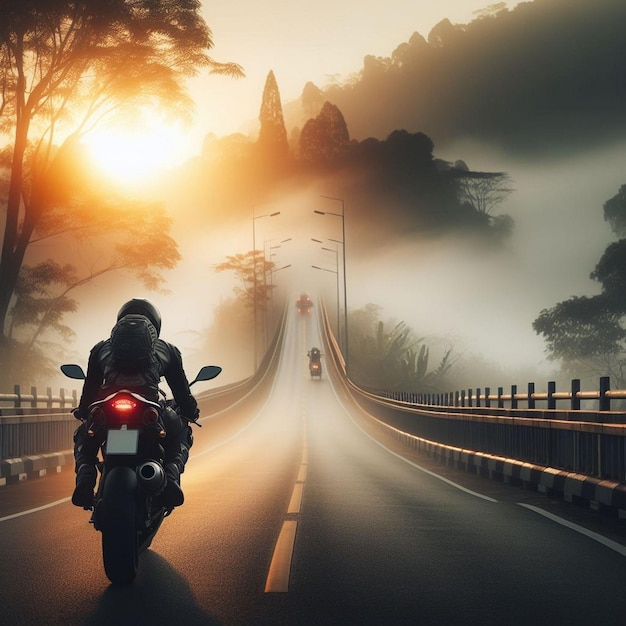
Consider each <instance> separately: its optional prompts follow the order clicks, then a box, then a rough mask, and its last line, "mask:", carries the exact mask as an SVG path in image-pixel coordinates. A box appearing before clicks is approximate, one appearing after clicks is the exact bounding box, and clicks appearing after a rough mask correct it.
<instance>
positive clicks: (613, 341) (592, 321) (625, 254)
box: [533, 185, 626, 387]
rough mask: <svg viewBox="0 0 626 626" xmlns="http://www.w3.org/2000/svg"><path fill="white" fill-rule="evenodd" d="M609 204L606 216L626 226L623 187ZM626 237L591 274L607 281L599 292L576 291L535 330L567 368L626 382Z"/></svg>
mask: <svg viewBox="0 0 626 626" xmlns="http://www.w3.org/2000/svg"><path fill="white" fill-rule="evenodd" d="M625 187H626V186H624V185H622V187H621V189H620V192H619V193H618V194H617V196H615V197H614V198H612V199H611V200H609V201H608V202H606V203H605V205H604V215H605V219H606V220H607V221H608V222H609V223H610V224H611V226H612V228H613V230H614V231H615V232H618V233H620V232H622V231H623V226H624V224H623V222H622V219H621V217H620V215H621V210H622V209H623V208H624V207H623V206H622V204H621V203H622V196H623V191H624V189H625ZM625 268H626V239H620V240H619V241H616V242H613V243H611V244H609V245H608V246H607V248H606V250H605V251H604V253H603V255H602V257H601V258H600V261H599V262H598V264H597V265H596V267H595V269H594V271H593V272H592V273H591V275H590V278H592V279H594V280H597V281H599V282H600V283H601V284H602V292H601V293H600V294H598V295H596V296H593V297H586V296H581V297H579V296H576V297H572V298H570V299H569V300H565V301H563V302H559V303H558V304H556V305H555V306H554V307H552V308H550V309H544V310H542V311H541V312H540V314H539V316H538V317H537V319H536V320H535V321H534V322H533V329H534V331H535V332H536V333H537V334H538V335H543V337H544V339H545V341H546V352H547V354H548V357H549V358H551V359H554V360H556V359H560V360H561V361H562V362H563V365H564V367H565V368H566V369H567V370H574V369H578V370H580V369H587V370H590V371H591V372H593V373H596V374H605V375H609V376H611V378H612V379H613V380H614V381H615V383H616V384H617V385H618V386H620V387H621V386H623V385H624V384H626V378H625V373H626V330H625V329H624V321H625V318H626V296H624V294H625V293H626V270H625Z"/></svg>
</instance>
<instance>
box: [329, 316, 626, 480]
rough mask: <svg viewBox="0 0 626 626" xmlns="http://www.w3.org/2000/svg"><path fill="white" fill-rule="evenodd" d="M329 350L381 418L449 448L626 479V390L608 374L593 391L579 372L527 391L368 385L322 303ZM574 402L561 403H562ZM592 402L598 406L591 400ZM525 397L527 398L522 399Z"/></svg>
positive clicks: (351, 385)
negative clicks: (358, 376) (353, 372)
mask: <svg viewBox="0 0 626 626" xmlns="http://www.w3.org/2000/svg"><path fill="white" fill-rule="evenodd" d="M322 320H323V327H324V331H325V336H326V338H327V341H328V351H329V357H330V358H333V360H334V361H335V364H336V366H337V371H338V372H339V374H340V375H341V377H342V378H343V380H344V382H345V384H346V386H347V387H348V389H350V391H351V395H352V396H353V398H354V399H355V400H356V401H357V402H358V403H359V404H360V405H361V406H362V407H363V408H364V409H366V411H367V412H368V413H369V414H371V415H373V416H375V417H376V418H377V419H378V420H380V421H381V422H383V423H385V424H387V425H389V426H391V427H392V428H394V429H397V430H398V431H401V432H403V433H407V434H409V435H412V436H414V437H417V438H420V439H422V440H424V441H428V442H435V443H437V444H441V445H443V446H446V447H447V448H448V449H455V450H464V451H473V452H477V453H481V454H483V455H490V456H492V457H493V458H494V459H496V458H497V459H498V460H499V462H501V463H507V462H511V463H517V464H519V463H527V464H532V465H533V466H537V467H544V468H551V469H553V470H562V471H565V472H572V473H578V474H581V475H586V476H590V477H594V478H600V479H602V480H612V481H617V482H622V481H626V412H625V411H613V410H611V402H612V401H613V400H617V399H625V398H626V391H624V390H611V389H610V381H609V379H608V377H602V378H601V379H600V382H599V386H598V388H597V389H594V390H589V391H585V390H582V389H581V388H580V381H579V380H574V381H572V383H571V386H570V389H569V390H568V391H567V392H565V391H557V389H556V384H555V383H554V382H550V383H548V386H547V391H545V392H536V390H535V384H534V383H528V385H527V388H526V390H525V391H524V392H519V391H518V388H517V386H516V385H512V386H511V389H510V393H505V392H504V389H503V388H498V390H497V393H495V394H492V393H491V391H490V389H489V388H488V387H487V388H484V389H479V388H475V389H468V390H461V391H455V392H450V393H443V394H412V393H405V392H399V391H393V392H388V391H381V390H374V389H363V388H362V387H360V386H359V385H357V384H355V383H354V381H352V380H351V379H350V377H349V376H348V373H347V368H346V364H345V361H344V357H343V355H342V354H341V350H340V348H339V346H338V344H337V341H336V340H335V338H334V337H333V335H332V331H331V328H330V324H329V321H328V316H327V314H326V311H325V310H324V309H323V308H322ZM563 401H567V402H568V403H569V404H568V405H567V406H566V407H564V406H563V405H561V408H558V406H557V404H558V403H561V402H563ZM590 404H592V405H593V406H591V408H589V405H590ZM522 405H523V406H522Z"/></svg>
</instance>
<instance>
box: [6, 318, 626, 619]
mask: <svg viewBox="0 0 626 626" xmlns="http://www.w3.org/2000/svg"><path fill="white" fill-rule="evenodd" d="M313 345H317V346H318V347H322V342H321V339H320V335H319V329H318V326H317V321H316V319H315V317H314V316H305V317H302V316H300V315H298V314H296V313H295V312H294V313H293V315H292V316H290V318H289V320H288V327H287V331H286V337H285V344H284V349H283V352H282V355H281V361H280V365H279V367H278V374H277V376H276V378H275V379H274V380H273V381H271V382H270V383H269V384H268V385H267V388H266V389H265V390H264V391H263V392H261V393H259V394H256V395H255V396H254V397H250V398H248V399H246V400H245V401H243V402H241V403H240V404H238V405H237V406H235V407H233V408H232V409H231V410H229V411H227V412H224V413H221V414H218V415H215V416H213V417H211V418H208V417H207V418H206V419H204V420H203V425H204V427H203V428H202V429H197V430H196V431H195V435H196V439H195V444H194V447H193V449H192V457H191V459H190V461H189V464H188V466H187V471H186V472H185V474H184V475H183V488H184V491H185V495H186V501H185V504H184V506H182V507H180V508H179V509H176V510H175V511H174V513H173V515H172V516H171V517H170V518H168V519H167V520H166V521H165V523H164V524H163V526H162V528H161V530H160V531H159V534H158V535H157V537H156V538H155V540H154V542H153V544H152V547H151V549H150V550H148V551H147V552H146V553H144V554H143V555H142V556H141V558H140V567H139V572H138V575H137V578H136V580H135V582H134V583H133V584H131V585H130V586H128V587H116V586H113V585H110V584H109V582H108V580H107V578H106V576H105V574H104V571H103V568H102V563H101V554H100V535H99V534H98V533H97V532H96V531H94V530H93V528H92V527H91V526H90V525H89V524H88V517H89V514H88V513H86V512H84V511H82V510H80V509H78V508H76V507H73V506H72V505H71V503H69V498H68V496H69V494H70V493H71V489H72V485H73V475H72V474H71V473H61V474H58V475H56V476H54V477H47V478H45V479H41V480H37V481H31V482H27V483H23V484H21V485H18V486H7V487H3V488H1V489H0V575H1V576H2V584H1V585H0V623H2V624H7V625H8V624H11V625H31V624H32V625H50V626H52V625H56V624H64V625H74V624H80V625H96V624H98V625H99V624H103V625H104V624H106V625H116V626H117V625H126V624H129V625H130V624H132V625H139V624H158V625H160V624H164V625H165V624H176V625H180V626H183V625H185V626H186V625H193V624H198V625H200V624H202V625H212V624H241V625H250V626H256V625H264V624H268V625H271V624H277V625H278V624H286V625H294V626H299V625H309V624H310V625H320V626H322V625H327V624H328V625H332V624H338V625H339V624H341V625H343V624H346V625H366V624H376V625H393V624H416V625H431V624H442V625H447V624H464V625H465V624H503V623H504V624H524V625H528V624H568V625H570V624H572V625H575V624H585V625H588V624H600V623H624V622H626V594H625V593H624V586H625V584H626V547H625V545H626V541H624V538H625V537H626V535H625V534H624V526H623V522H618V521H616V520H608V519H604V518H602V517H600V516H598V515H597V514H594V513H592V512H590V511H588V510H586V509H580V508H578V507H575V506H574V505H571V504H567V503H562V502H558V501H553V500H550V499H548V498H547V497H545V496H542V495H540V494H535V493H532V492H527V491H524V490H522V489H519V488H515V487H511V486H508V485H503V484H499V483H494V482H493V481H489V480H486V479H481V478H479V477H476V476H469V475H466V474H462V473H459V472H456V471H454V470H452V469H450V468H447V467H444V466H440V465H437V464H434V463H432V462H429V461H428V460H427V459H425V458H420V457H418V456H411V457H406V453H404V452H403V451H402V450H398V449H392V448H391V446H392V444H390V443H389V442H385V441H382V442H381V441H377V440H375V439H373V437H372V435H371V434H370V429H368V427H367V423H368V418H367V416H364V415H363V414H362V412H361V411H360V410H359V409H357V408H355V406H354V405H353V403H352V402H351V400H350V397H349V395H348V394H347V392H346V391H345V390H344V389H343V388H342V387H341V385H340V384H339V383H338V381H336V380H335V379H334V377H333V376H332V375H331V371H330V370H331V368H330V367H329V363H328V362H327V359H326V358H325V357H323V358H322V364H323V366H324V373H323V376H322V379H321V380H317V379H311V378H310V376H309V373H308V367H307V358H306V352H307V350H309V349H310V348H311V347H312V346H313ZM405 457H406V458H405ZM28 511H30V512H28Z"/></svg>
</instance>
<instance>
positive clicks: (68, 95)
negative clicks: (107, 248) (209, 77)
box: [0, 0, 242, 348]
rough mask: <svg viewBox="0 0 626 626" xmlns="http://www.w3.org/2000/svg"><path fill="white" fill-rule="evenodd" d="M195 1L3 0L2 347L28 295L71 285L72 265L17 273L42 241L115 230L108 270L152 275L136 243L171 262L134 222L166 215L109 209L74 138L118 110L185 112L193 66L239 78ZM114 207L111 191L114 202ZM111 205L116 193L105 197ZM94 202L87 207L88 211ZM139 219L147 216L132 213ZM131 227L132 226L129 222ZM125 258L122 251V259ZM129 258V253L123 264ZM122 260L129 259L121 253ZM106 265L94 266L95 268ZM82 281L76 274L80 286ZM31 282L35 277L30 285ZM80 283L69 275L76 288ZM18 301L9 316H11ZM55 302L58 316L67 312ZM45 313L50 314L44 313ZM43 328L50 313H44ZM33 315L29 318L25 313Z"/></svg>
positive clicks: (18, 321)
mask: <svg viewBox="0 0 626 626" xmlns="http://www.w3.org/2000/svg"><path fill="white" fill-rule="evenodd" d="M200 8H201V4H200V2H199V1H198V0H182V1H178V0H177V1H173V0H133V1H131V0H112V1H110V2H102V1H101V0H84V1H83V2H62V1H60V0H59V1H54V2H50V1H49V0H28V1H23V2H14V1H13V0H0V14H1V15H2V16H3V20H2V23H1V24H0V85H1V86H2V89H1V92H0V132H2V133H4V134H5V135H7V136H9V137H10V140H11V143H10V145H9V147H8V148H7V149H6V150H5V151H3V153H2V162H1V163H0V165H1V166H2V167H3V171H4V172H6V214H5V223H4V235H3V237H4V239H3V242H2V255H1V257H0V328H1V333H0V343H1V344H2V347H3V348H7V346H8V345H9V343H10V342H9V340H8V339H9V335H8V332H9V329H11V328H14V327H16V326H19V325H20V324H23V323H24V320H25V319H26V313H25V309H26V302H28V301H29V297H30V296H28V295H27V294H28V293H30V294H31V295H32V294H33V293H36V292H38V291H39V292H41V290H42V289H45V288H48V287H49V286H50V285H51V284H53V283H55V282H56V283H60V284H63V285H65V286H66V287H67V284H66V283H67V281H68V280H71V279H70V278H69V277H70V275H71V271H70V270H69V268H65V269H64V270H63V271H59V267H55V266H54V264H53V262H50V261H48V262H46V261H44V263H47V266H46V265H42V266H40V268H39V270H40V271H35V269H34V267H35V266H32V265H31V266H29V268H30V269H29V272H30V274H29V275H28V276H22V283H21V286H20V291H19V294H18V293H17V291H16V290H17V289H18V284H20V272H21V271H22V269H23V268H24V267H25V264H26V258H27V252H28V251H29V250H30V247H31V244H32V243H33V242H34V241H35V240H37V238H40V237H46V238H49V237H51V236H52V235H57V236H58V235H59V234H61V233H64V234H66V235H67V234H70V233H72V234H74V235H75V236H80V237H83V238H85V237H86V236H87V234H88V233H90V234H97V235H98V237H100V236H101V235H102V234H103V233H109V234H113V233H118V234H120V233H122V238H121V239H119V240H117V241H116V242H111V241H109V243H110V244H111V243H112V247H113V249H116V250H117V252H118V256H117V257H116V259H117V260H114V261H111V262H110V263H109V266H108V267H109V269H111V270H112V269H117V268H119V267H129V268H134V269H135V270H137V271H138V272H139V273H140V275H142V277H143V278H146V279H148V282H150V281H153V279H154V276H153V275H151V272H150V270H149V269H148V268H149V263H147V262H146V260H145V259H144V261H143V262H142V261H141V260H140V259H138V255H137V252H136V251H138V250H140V249H142V246H143V245H144V243H145V246H147V248H149V250H146V249H143V250H142V251H143V252H144V253H145V252H147V251H149V252H151V253H152V255H153V256H151V257H146V259H152V260H153V261H154V260H155V259H159V258H161V259H162V260H163V261H164V265H165V266H168V265H169V264H170V263H171V262H172V261H173V260H174V258H175V256H176V254H177V253H176V254H174V252H173V250H172V247H171V245H170V243H171V242H167V241H166V245H165V248H166V249H165V251H164V252H163V253H162V254H161V256H160V257H156V258H155V256H154V252H155V250H156V248H155V246H154V243H155V239H154V238H152V239H151V240H149V237H147V236H145V234H144V233H142V231H141V230H140V229H139V227H140V224H141V221H142V219H143V220H147V221H145V223H147V224H151V225H152V226H154V228H150V229H149V234H150V235H155V230H158V228H157V224H159V223H160V227H163V226H166V225H167V222H166V221H165V222H164V221H163V214H158V213H157V214H155V215H154V216H148V215H147V214H146V213H145V212H142V210H141V209H140V210H139V212H138V213H136V212H134V211H130V210H129V209H131V208H136V207H131V206H129V205H128V204H127V205H126V206H125V207H123V210H118V211H117V212H116V213H115V214H114V215H110V214H108V213H107V211H108V210H109V209H110V208H111V206H110V205H109V206H107V203H106V202H105V195H106V194H104V193H102V192H101V193H100V194H99V195H98V194H95V193H91V191H90V189H91V184H87V183H93V182H94V181H93V180H89V176H88V173H87V172H85V170H84V167H81V166H84V165H85V160H84V155H81V154H80V139H81V137H82V136H83V135H84V134H85V133H87V132H89V131H90V130H92V129H93V128H94V127H95V126H96V125H98V124H99V123H101V122H103V121H104V120H106V119H107V118H108V117H110V116H111V115H113V114H114V113H115V112H117V111H119V110H120V109H121V108H122V107H123V108H124V109H125V111H131V110H134V111H137V110H140V109H141V107H160V108H162V109H164V110H168V111H170V112H171V113H172V114H173V115H176V116H182V115H185V114H187V112H189V111H190V109H191V105H192V102H191V100H190V98H189V96H188V95H187V93H186V91H185V89H184V87H183V80H182V79H183V78H185V77H187V76H190V75H194V74H195V73H197V71H198V69H199V68H202V67H204V68H208V70H209V71H210V72H214V73H219V74H226V75H230V76H240V75H242V70H241V68H240V67H239V66H238V65H236V64H233V63H218V62H217V61H215V60H214V59H212V58H211V57H210V56H208V54H207V51H208V50H209V49H210V48H211V47H212V45H213V42H212V35H211V31H210V30H209V28H208V26H207V25H206V23H205V22H204V20H203V18H202V17H201V16H200V14H199V11H200ZM115 200H116V203H117V205H118V208H119V200H120V199H119V198H117V199H115ZM109 201H110V202H111V203H112V202H113V199H112V198H111V197H110V194H109ZM89 209H91V211H90V210H89ZM138 215H141V216H143V217H139V219H138ZM132 224H134V225H135V226H136V227H135V228H132V229H131V232H132V234H129V231H128V228H129V225H132ZM120 255H121V256H120ZM131 257H133V258H134V260H131ZM122 258H125V259H126V260H122ZM102 271H103V269H102V268H101V269H98V270H96V271H94V272H91V274H92V275H97V274H99V273H101V272H102ZM86 279H87V278H86V277H85V276H83V277H82V278H78V279H77V280H78V282H80V281H84V280H86ZM33 280H34V281H35V282H36V283H37V282H38V284H37V285H35V284H34V283H33ZM77 280H74V283H75V286H77ZM18 295H19V297H20V298H21V304H20V306H18V309H17V312H18V313H19V314H20V315H21V316H22V317H21V318H18V319H13V320H12V319H11V311H12V308H13V307H14V305H15V304H16V301H17V296H18ZM62 302H63V299H62V298H61V299H58V300H57V306H56V308H55V307H52V309H54V310H55V311H56V313H55V315H58V314H60V312H61V311H62V310H64V309H65V310H70V308H71V307H69V308H68V303H67V301H65V304H63V305H61V303H62ZM52 309H49V311H52ZM39 314H41V315H42V317H40V318H39V323H40V324H41V323H44V322H45V320H48V321H49V320H50V319H51V317H50V316H51V315H52V313H51V312H49V314H48V315H47V316H46V315H44V314H43V311H42V310H40V311H39ZM30 321H32V320H30Z"/></svg>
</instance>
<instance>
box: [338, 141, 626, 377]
mask: <svg viewBox="0 0 626 626" xmlns="http://www.w3.org/2000/svg"><path fill="white" fill-rule="evenodd" d="M625 149H626V145H619V146H614V147H611V148H605V149H604V150H596V151H594V152H591V153H587V154H579V155H577V156H575V157H572V158H570V159H563V160H553V161H550V160H546V161H539V162H537V161H535V162H531V161H527V160H522V159H516V158H514V157H512V156H510V155H507V154H504V153H501V152H497V151H495V150H493V149H490V148H488V147H486V146H481V145H478V144H472V143H459V144H455V145H454V146H451V147H450V148H448V149H446V150H445V152H444V153H441V154H440V153H438V156H441V157H442V158H444V159H450V160H454V159H457V158H464V159H467V163H468V165H469V166H470V167H471V168H473V169H475V170H486V171H493V170H498V171H500V170H504V171H507V172H508V173H509V174H510V175H511V178H512V180H513V186H514V187H515V192H514V193H513V194H511V195H510V196H509V198H508V199H507V201H506V202H505V203H504V204H503V205H501V206H500V207H499V208H498V209H497V212H498V213H502V214H508V215H510V216H511V217H512V218H513V219H514V221H515V228H514V230H513V234H512V236H511V238H510V239H509V240H508V241H507V242H506V243H505V245H504V246H502V247H499V248H491V247H485V246H484V245H482V243H481V242H479V241H475V240H472V239H471V238H463V237H459V236H454V237H444V238H441V239H437V240H428V239H420V238H419V237H418V238H416V239H415V241H405V240H399V241H398V242H397V243H395V244H392V245H388V246H386V248H385V250H384V252H381V254H380V255H377V256H376V257H375V258H370V259H360V260H359V262H357V263H356V264H355V265H354V266H350V264H349V265H348V271H349V306H350V307H351V308H360V307H362V306H363V305H364V304H366V303H367V302H375V303H378V304H382V305H383V307H384V311H385V313H386V314H389V315H391V316H393V317H396V318H397V319H399V320H403V321H405V322H406V323H407V324H409V325H410V326H411V327H412V328H413V329H414V330H415V331H416V333H417V334H418V335H426V336H430V337H431V341H434V342H435V343H437V344H440V345H442V346H443V347H445V344H447V345H449V346H452V347H453V349H454V352H455V353H456V354H457V355H461V356H463V359H464V360H465V361H471V360H472V359H474V357H478V360H484V361H485V362H488V363H493V364H494V365H495V366H497V367H499V368H501V369H502V370H503V372H504V373H506V372H509V373H514V372H516V371H519V370H525V371H534V372H536V373H537V376H538V377H539V378H541V377H544V376H547V375H549V374H550V373H552V372H553V371H554V369H555V367H556V366H557V365H558V364H555V363H553V362H550V361H548V360H547V359H546V356H545V352H544V344H543V340H542V338H541V337H539V336H537V335H536V334H535V332H534V331H533V329H532V322H533V321H534V319H535V318H536V317H537V316H538V314H539V313H540V311H541V310H542V309H544V308H549V307H552V306H554V305H555V304H556V303H557V302H559V301H561V300H565V299H567V298H569V297H570V296H573V295H593V294H596V293H599V291H600V286H599V284H598V283H597V282H595V281H592V280H591V279H590V278H589V274H590V272H591V271H592V270H593V269H594V267H595V265H596V263H597V262H598V261H599V259H600V256H601V255H602V253H603V252H604V249H605V247H606V246H607V245H608V243H610V242H611V241H612V240H614V239H615V236H614V235H613V234H612V232H611V230H610V228H609V226H608V224H606V223H605V222H604V219H603V212H602V209H603V205H604V203H605V202H606V200H608V199H609V198H611V197H612V196H613V195H615V193H617V191H618V190H619V187H620V186H621V185H622V184H623V183H624V170H623V165H622V164H623V155H624V153H625ZM474 372H475V369H474ZM474 377H475V382H474V383H473V384H474V385H482V386H485V385H489V384H492V385H493V384H495V383H497V382H498V381H491V380H481V378H480V374H479V373H478V372H475V376H474ZM500 382H504V383H517V382H519V383H524V382H528V381H500ZM537 382H539V380H538V381H537Z"/></svg>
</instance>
